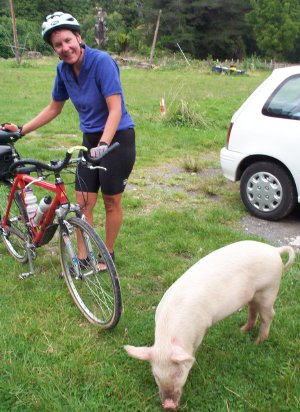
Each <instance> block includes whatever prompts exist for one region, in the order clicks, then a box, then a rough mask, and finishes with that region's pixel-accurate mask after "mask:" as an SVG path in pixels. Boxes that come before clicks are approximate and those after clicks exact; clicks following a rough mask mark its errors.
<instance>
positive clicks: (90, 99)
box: [52, 46, 135, 133]
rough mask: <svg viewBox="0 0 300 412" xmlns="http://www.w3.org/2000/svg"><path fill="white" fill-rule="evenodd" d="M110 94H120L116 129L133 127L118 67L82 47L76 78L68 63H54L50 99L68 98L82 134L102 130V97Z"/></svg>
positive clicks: (101, 54) (104, 107) (105, 114)
mask: <svg viewBox="0 0 300 412" xmlns="http://www.w3.org/2000/svg"><path fill="white" fill-rule="evenodd" d="M113 94H120V95H121V102H122V117H121V120H120V123H119V126H118V129H117V130H125V129H129V128H132V127H134V126H135V124H134V122H133V120H132V118H131V117H130V115H129V113H128V112H127V110H126V107H125V103H124V96H123V91H122V86H121V81H120V71H119V67H118V65H117V63H116V62H115V61H114V60H113V59H112V57H111V56H110V55H109V54H107V53H106V52H103V51H101V50H96V49H91V48H90V47H88V46H85V53H84V56H83V61H82V64H81V67H80V73H79V76H78V79H76V78H75V76H74V74H73V70H72V66H71V65H70V64H67V63H65V62H60V63H59V64H58V66H57V72H56V78H55V81H54V86H53V90H52V98H53V100H56V101H63V100H67V99H68V98H70V99H71V101H72V103H73V104H74V106H75V108H76V110H77V111H78V114H79V119H80V130H81V131H82V132H84V133H95V132H99V131H103V130H104V127H105V123H106V121H107V117H108V108H107V105H106V101H105V98H106V97H108V96H111V95H113Z"/></svg>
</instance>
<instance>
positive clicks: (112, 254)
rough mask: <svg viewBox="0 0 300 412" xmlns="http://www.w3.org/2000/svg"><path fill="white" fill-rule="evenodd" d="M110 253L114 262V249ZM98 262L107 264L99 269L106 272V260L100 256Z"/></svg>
mask: <svg viewBox="0 0 300 412" xmlns="http://www.w3.org/2000/svg"><path fill="white" fill-rule="evenodd" d="M109 254H110V257H111V259H112V261H113V262H114V261H115V252H114V251H112V252H109ZM98 263H99V264H102V265H105V267H104V268H102V269H99V272H106V271H107V267H106V263H105V261H104V259H103V258H102V257H100V259H99V260H98Z"/></svg>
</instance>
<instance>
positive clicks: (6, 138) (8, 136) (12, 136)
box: [0, 130, 22, 144]
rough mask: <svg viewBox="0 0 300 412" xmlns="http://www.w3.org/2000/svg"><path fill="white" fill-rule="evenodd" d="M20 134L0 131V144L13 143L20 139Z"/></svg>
mask: <svg viewBox="0 0 300 412" xmlns="http://www.w3.org/2000/svg"><path fill="white" fill-rule="evenodd" d="M21 137H22V134H21V132H20V131H19V132H10V131H5V130H0V144H9V143H14V142H16V141H17V140H19V139H21Z"/></svg>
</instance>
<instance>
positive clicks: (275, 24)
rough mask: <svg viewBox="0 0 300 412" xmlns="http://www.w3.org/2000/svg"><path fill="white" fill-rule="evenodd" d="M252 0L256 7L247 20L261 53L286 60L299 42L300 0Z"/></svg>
mask: <svg viewBox="0 0 300 412" xmlns="http://www.w3.org/2000/svg"><path fill="white" fill-rule="evenodd" d="M250 3H251V5H252V7H253V10H252V11H251V12H249V14H248V15H247V16H246V19H247V21H248V22H249V23H250V24H251V26H252V29H253V32H254V36H255V38H256V41H257V46H258V48H259V50H260V52H261V54H262V55H263V56H264V57H267V58H271V59H274V60H284V59H285V58H286V57H287V56H289V55H290V54H291V52H292V51H293V50H294V49H295V46H296V45H297V44H298V43H299V38H300V1H299V0H293V1H292V0H250ZM298 50H299V49H298ZM294 58H295V56H294ZM298 58H299V56H298Z"/></svg>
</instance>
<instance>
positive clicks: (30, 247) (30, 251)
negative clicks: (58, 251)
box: [19, 239, 35, 280]
mask: <svg viewBox="0 0 300 412" xmlns="http://www.w3.org/2000/svg"><path fill="white" fill-rule="evenodd" d="M24 247H25V250H26V252H27V256H28V264H29V272H24V273H21V274H20V275H19V279H20V280H25V279H27V278H28V277H29V276H33V275H34V268H33V256H34V250H35V247H34V246H33V245H32V243H30V240H29V239H26V241H25V243H24Z"/></svg>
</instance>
